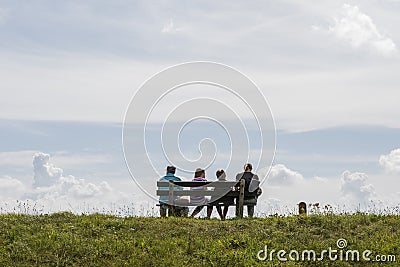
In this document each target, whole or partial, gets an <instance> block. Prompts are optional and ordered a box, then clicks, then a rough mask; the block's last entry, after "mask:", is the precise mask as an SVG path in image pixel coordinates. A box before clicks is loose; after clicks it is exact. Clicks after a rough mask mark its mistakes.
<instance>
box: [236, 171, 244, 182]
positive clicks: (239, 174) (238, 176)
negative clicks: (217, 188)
mask: <svg viewBox="0 0 400 267" xmlns="http://www.w3.org/2000/svg"><path fill="white" fill-rule="evenodd" d="M242 176H243V172H240V173H238V174H236V180H239V179H240V178H242Z"/></svg>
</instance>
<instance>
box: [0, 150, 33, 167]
mask: <svg viewBox="0 0 400 267" xmlns="http://www.w3.org/2000/svg"><path fill="white" fill-rule="evenodd" d="M36 152H37V151H33V150H20V151H7V152H0V166H13V167H24V166H25V167H26V166H28V165H29V164H31V162H32V155H34V154H35V153H36Z"/></svg>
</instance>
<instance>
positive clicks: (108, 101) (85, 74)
mask: <svg viewBox="0 0 400 267" xmlns="http://www.w3.org/2000/svg"><path fill="white" fill-rule="evenodd" d="M399 11H400V1H397V0H379V1H378V0H374V1H373V0H370V1H345V2H343V1H324V2H318V1H289V0H288V1H269V2H267V3H265V2H264V1H252V2H251V3H243V2H241V1H229V2H219V3H215V2H214V1H191V2H183V1H154V2H149V1H113V2H110V1H65V2H54V1H41V2H40V4H38V3H37V2H36V3H35V2H16V1H0V81H1V83H0V128H1V132H0V136H1V140H2V141H1V142H0V180H1V181H2V182H1V183H0V184H1V186H0V192H1V194H0V195H1V196H0V201H1V203H2V204H1V205H0V207H1V209H2V210H4V211H7V210H12V209H13V208H15V206H18V204H16V203H17V200H18V201H30V202H31V203H37V206H38V207H39V206H40V207H41V209H42V210H51V211H56V210H65V209H66V210H71V211H75V212H80V211H86V210H102V209H103V210H113V211H115V210H126V209H127V207H133V208H134V209H135V210H136V211H140V212H141V214H146V210H151V211H152V212H154V211H153V209H154V208H155V205H154V204H155V203H156V201H155V200H154V199H152V198H151V197H149V196H148V195H147V194H145V193H144V192H142V190H140V188H139V187H138V186H137V184H135V182H134V181H133V179H132V177H131V176H130V173H129V171H128V168H127V166H126V164H125V160H124V154H123V148H122V125H123V121H124V117H125V112H126V110H127V108H128V105H129V103H130V100H131V99H132V97H133V96H134V95H135V93H137V92H138V90H139V88H140V86H141V85H142V84H143V83H144V82H145V81H146V80H147V79H149V78H150V77H152V76H153V75H155V74H156V73H159V72H160V71H162V70H163V69H165V68H167V67H170V66H173V65H176V64H180V63H184V62H190V61H210V62H219V63H221V64H226V65H228V66H231V67H233V68H235V69H236V70H238V71H240V72H241V73H243V74H245V75H246V76H247V77H249V78H250V79H251V80H252V81H253V82H254V83H255V84H256V85H257V86H258V88H259V90H260V91H261V93H262V94H263V95H264V96H265V98H266V99H267V101H268V104H269V108H270V110H271V112H272V114H273V117H274V123H275V125H276V153H275V158H274V162H273V164H272V168H271V169H270V170H269V167H270V164H269V163H268V162H261V163H260V164H259V165H258V166H257V169H256V170H255V171H256V172H258V173H261V174H265V175H267V174H268V173H269V176H268V178H267V179H266V181H265V183H263V191H264V193H263V195H262V196H261V198H260V201H259V205H258V207H257V208H258V212H259V214H266V213H275V212H278V211H279V212H283V211H284V210H285V207H287V208H286V209H294V208H295V205H296V203H298V202H300V201H306V202H309V203H316V202H319V203H321V204H322V203H324V204H330V205H332V206H336V207H345V208H343V209H349V210H350V209H353V210H354V209H355V208H357V207H362V208H365V209H367V208H368V207H371V206H373V207H376V206H377V205H378V206H379V207H388V206H395V205H398V204H399V202H400V190H399V189H398V188H399V185H400V181H399V175H400V150H399V149H400V143H399V136H400V135H399V134H400V120H399V119H398V118H399V117H400V109H399V108H398V106H399V105H398V99H400V91H399V90H398V87H399V85H400V75H398V72H399V69H400V60H399V59H400V58H399V53H400V52H399V43H400V29H399V28H398V27H396V26H397V25H399V24H400V21H399V20H400V18H399V17H398V16H397V14H398V13H399ZM196 90H197V91H196V92H200V91H201V93H202V94H204V95H206V96H207V95H212V96H213V97H214V98H217V99H223V100H224V101H225V102H226V103H228V102H229V103H231V104H232V105H233V106H236V107H238V105H237V104H236V103H237V99H236V100H235V99H234V98H233V97H231V96H229V95H226V94H224V93H222V92H220V91H218V92H217V90H216V89H215V88H203V89H196ZM169 97H170V98H169V99H166V101H165V103H164V104H162V103H161V104H160V106H159V107H158V108H159V109H158V110H157V109H155V111H156V112H155V113H154V116H155V117H156V118H162V116H161V115H165V113H166V112H168V109H169V108H170V103H172V102H175V103H182V102H183V101H185V99H192V98H196V97H198V95H197V93H195V92H193V91H190V90H177V91H176V92H175V93H173V94H170V95H169ZM235 101H236V102H235ZM157 114H158V115H157ZM243 114H244V111H243V110H240V109H239V115H243ZM157 116H160V117H157ZM175 118H177V117H175ZM225 119H226V118H225ZM228 119H229V118H228ZM155 121H157V120H155ZM223 122H224V121H223ZM170 123H171V124H170V125H175V124H177V125H178V126H179V127H181V125H180V123H181V122H180V120H179V119H176V121H172V122H170ZM206 123H208V124H206V126H205V127H204V125H201V122H199V123H192V124H191V127H188V128H187V130H186V131H183V132H182V138H181V139H180V140H179V142H180V143H181V145H182V152H183V154H184V155H186V156H187V158H188V159H192V160H193V159H196V158H197V157H199V156H201V152H202V151H201V150H202V149H204V152H206V151H207V152H209V153H211V154H213V153H214V154H215V155H217V156H218V157H217V158H216V161H214V163H213V164H212V165H211V166H210V168H209V169H208V171H209V177H210V179H213V178H214V175H213V174H214V172H215V170H216V169H219V168H221V166H223V167H225V166H227V164H228V163H232V165H233V167H232V170H231V171H230V172H229V173H228V179H229V178H230V177H231V179H233V177H234V174H235V173H236V172H240V171H241V166H242V165H243V163H242V162H239V161H240V160H241V157H240V156H239V155H231V157H229V155H230V149H233V148H232V147H230V143H229V142H228V141H227V140H228V139H227V137H226V135H225V133H224V132H223V131H220V130H221V129H218V127H216V128H213V127H215V124H213V123H210V122H206ZM151 126H152V127H154V129H159V127H160V124H157V123H156V122H155V123H154V124H152V125H151ZM178 126H177V127H178ZM205 129H208V130H207V131H206V130H205ZM245 130H246V131H247V133H248V136H250V139H249V141H250V145H253V146H256V147H257V145H258V141H257V140H256V139H255V138H254V136H257V134H259V132H257V131H256V130H254V129H253V128H251V129H250V128H248V129H245ZM193 133H196V134H195V135H194V134H193ZM155 134H157V131H156V132H155ZM230 135H231V136H235V135H236V132H235V133H234V132H231V133H230ZM149 136H150V137H152V135H151V134H149ZM155 137H157V136H155ZM211 137H212V139H213V142H214V143H213V144H214V145H216V147H214V146H213V145H212V146H211V147H210V150H208V149H209V148H208V147H207V142H206V143H204V144H205V146H204V147H200V151H199V148H198V146H199V144H200V143H201V140H202V138H211ZM193 143H195V145H193ZM152 144H153V145H150V147H149V154H148V155H147V156H148V158H152V159H153V161H154V162H155V164H154V169H153V170H147V169H142V168H140V167H136V169H135V173H137V174H138V175H139V176H140V177H142V178H143V181H145V182H146V186H144V187H148V188H151V187H152V186H154V184H153V181H154V180H155V179H156V178H155V177H156V176H158V175H162V174H163V172H164V168H165V166H166V165H168V162H167V161H166V159H165V157H164V156H165V155H164V154H163V151H162V150H160V147H159V146H157V145H154V143H152ZM215 148H218V151H217V152H218V153H217V152H216V151H215ZM262 149H263V148H259V147H258V148H256V149H254V150H248V151H246V152H248V153H249V155H250V159H251V160H253V158H252V157H253V154H254V155H255V154H257V153H259V152H260V151H262ZM199 153H200V154H199ZM204 155H207V153H204ZM232 158H233V160H232ZM235 159H236V160H237V161H238V162H236V161H235ZM239 159H240V160H239ZM253 161H254V160H253ZM188 162H189V161H188ZM227 162H228V163H227ZM199 163H201V164H204V163H203V162H199ZM183 164H184V163H183ZM139 166H140V164H139ZM190 166H192V165H190ZM269 171H270V172H269ZM179 175H180V176H182V177H183V178H185V179H191V174H190V173H185V172H181V173H179ZM150 194H151V192H150ZM371 201H372V202H371ZM371 203H373V204H371ZM33 205H34V204H33ZM104 207H106V208H104Z"/></svg>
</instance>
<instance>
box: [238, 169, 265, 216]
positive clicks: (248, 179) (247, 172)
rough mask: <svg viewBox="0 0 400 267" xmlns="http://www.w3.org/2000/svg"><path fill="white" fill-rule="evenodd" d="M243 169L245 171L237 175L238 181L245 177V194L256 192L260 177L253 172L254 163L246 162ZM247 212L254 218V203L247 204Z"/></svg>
mask: <svg viewBox="0 0 400 267" xmlns="http://www.w3.org/2000/svg"><path fill="white" fill-rule="evenodd" d="M243 169H244V172H241V173H238V174H237V175H236V181H240V180H241V179H244V181H245V185H244V194H245V195H246V193H249V192H254V191H255V190H257V189H258V185H259V182H260V178H258V175H257V174H254V173H252V170H253V165H251V163H246V164H245V165H244V166H243ZM252 181H253V182H252ZM254 182H255V183H254ZM254 184H256V186H254ZM249 189H250V190H249ZM252 198H254V197H252ZM245 200H246V197H245ZM237 213H238V211H237V210H236V215H237ZM247 214H248V216H249V218H253V216H254V205H247Z"/></svg>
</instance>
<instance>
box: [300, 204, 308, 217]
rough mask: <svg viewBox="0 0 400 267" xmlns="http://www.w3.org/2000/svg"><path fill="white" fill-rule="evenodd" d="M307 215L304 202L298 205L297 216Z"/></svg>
mask: <svg viewBox="0 0 400 267" xmlns="http://www.w3.org/2000/svg"><path fill="white" fill-rule="evenodd" d="M301 214H304V215H307V204H306V203H305V202H300V203H299V215H301Z"/></svg>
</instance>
